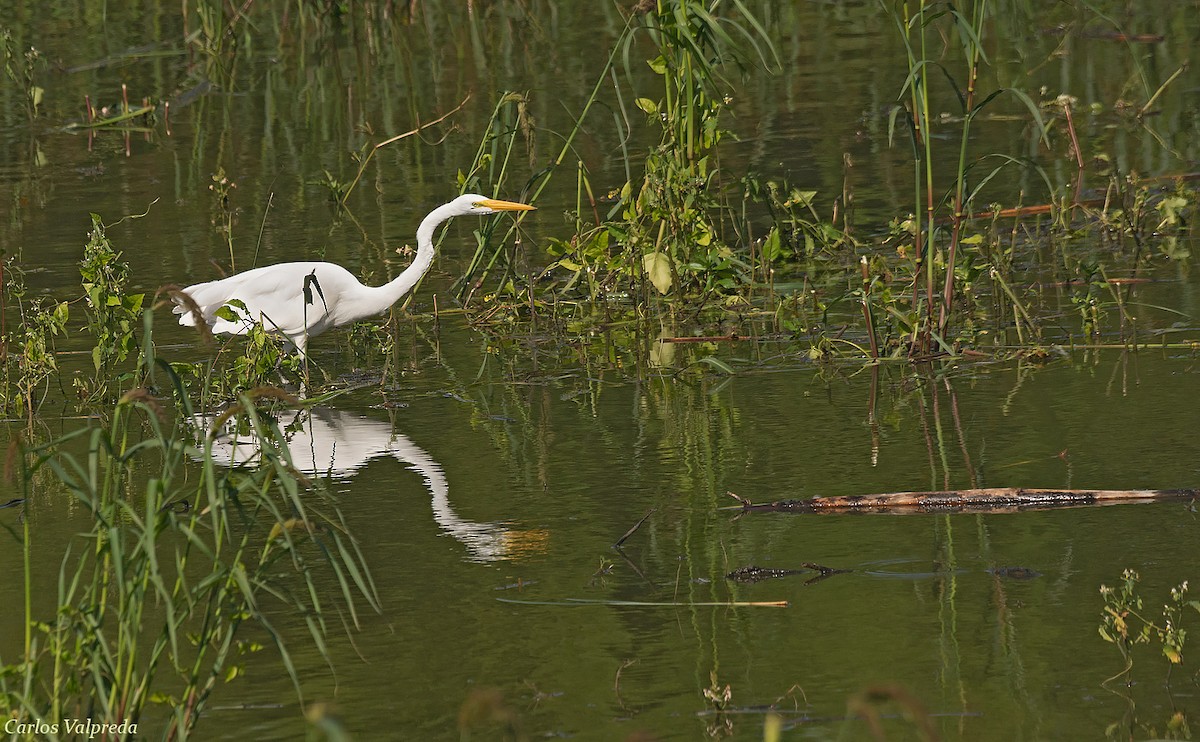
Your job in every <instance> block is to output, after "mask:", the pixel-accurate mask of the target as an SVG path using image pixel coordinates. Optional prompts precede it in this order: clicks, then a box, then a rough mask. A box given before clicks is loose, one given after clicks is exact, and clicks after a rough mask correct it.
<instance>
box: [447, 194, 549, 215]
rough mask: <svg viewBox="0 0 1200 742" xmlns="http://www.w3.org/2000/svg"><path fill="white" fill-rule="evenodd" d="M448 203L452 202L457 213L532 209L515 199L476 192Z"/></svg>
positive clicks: (488, 212)
mask: <svg viewBox="0 0 1200 742" xmlns="http://www.w3.org/2000/svg"><path fill="white" fill-rule="evenodd" d="M450 203H452V204H454V205H455V206H456V207H457V208H456V211H457V212H458V213H459V214H464V215H465V214H480V215H482V214H495V213H496V212H497V211H532V210H533V209H534V207H533V206H530V205H529V204H519V203H516V202H515V201H498V200H496V199H494V198H488V197H487V196H480V195H479V194H477V193H467V194H464V195H462V196H459V197H458V198H456V199H454V200H453V201H451V202H450Z"/></svg>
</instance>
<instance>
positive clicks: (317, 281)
mask: <svg viewBox="0 0 1200 742" xmlns="http://www.w3.org/2000/svg"><path fill="white" fill-rule="evenodd" d="M533 208H534V207H532V206H529V205H528V204H521V203H515V202H513V201H497V200H495V199H491V198H486V197H484V196H479V195H477V194H474V193H468V194H466V195H464V196H459V197H458V198H456V199H454V200H453V201H451V202H450V203H447V204H443V205H441V206H439V207H437V208H436V209H434V210H433V211H431V212H429V215H428V216H426V217H425V218H424V219H423V220H422V221H421V226H420V227H418V228H417V257H416V258H414V259H413V262H412V265H410V266H408V267H407V268H405V269H404V271H403V272H402V273H401V274H400V275H398V276H396V277H395V278H394V279H392V280H391V281H389V282H388V283H386V284H384V285H382V286H364V285H362V284H361V283H359V282H358V279H356V278H355V277H354V276H353V275H352V274H351V273H350V271H348V270H346V269H345V268H343V267H342V266H340V265H337V264H336V263H319V262H309V261H305V262H297V263H278V264H276V265H267V266H263V267H262V268H254V269H252V270H248V271H245V272H243V273H238V274H235V275H232V276H230V277H229V278H222V279H220V280H218V281H209V282H207V283H198V284H195V285H194V286H188V287H187V288H186V289H184V290H183V293H185V294H187V295H188V296H190V297H191V298H192V300H193V301H194V302H196V305H197V306H198V307H199V309H200V314H201V316H202V317H203V318H204V321H205V322H207V323H208V326H209V327H210V328H211V329H212V331H213V332H214V333H223V334H228V335H245V334H246V333H247V332H249V331H250V328H251V327H253V326H254V325H255V324H256V323H260V322H261V323H262V325H263V327H265V328H266V329H268V330H271V331H274V332H278V333H279V334H281V335H283V336H284V337H285V338H287V340H288V341H289V342H290V343H291V344H292V345H293V346H295V348H296V350H297V351H299V353H300V355H304V354H305V349H306V348H307V346H308V339H309V338H311V337H315V336H317V335H320V334H321V333H322V332H325V331H326V330H328V329H329V328H331V327H340V326H341V325H345V324H349V323H351V322H357V321H358V320H360V319H366V318H367V317H373V316H375V315H379V314H382V313H383V312H385V311H387V309H388V307H390V306H392V305H393V304H395V303H396V302H397V301H399V300H400V298H401V297H403V296H404V295H405V294H407V293H408V292H409V291H411V290H412V288H413V286H416V285H417V282H418V281H420V280H421V277H422V276H424V275H425V274H426V273H427V272H428V271H429V266H430V265H431V264H432V263H433V231H434V230H435V229H437V227H438V225H440V224H441V223H442V222H444V221H446V220H447V219H451V218H453V217H456V216H465V215H467V214H476V215H479V216H484V215H486V214H495V213H496V212H498V211H530V210H532V209H533ZM234 301H237V302H240V304H237V303H234V304H231V302H234ZM222 307H227V308H228V310H229V312H232V314H229V313H228V312H222V313H221V314H225V315H226V316H225V317H221V316H218V311H219V310H220V309H221V308H222ZM174 311H175V314H178V315H179V324H181V325H184V326H185V327H194V326H195V325H196V316H195V313H194V312H192V311H190V309H189V308H188V307H187V306H185V305H184V303H183V302H181V301H179V300H176V307H175V310H174Z"/></svg>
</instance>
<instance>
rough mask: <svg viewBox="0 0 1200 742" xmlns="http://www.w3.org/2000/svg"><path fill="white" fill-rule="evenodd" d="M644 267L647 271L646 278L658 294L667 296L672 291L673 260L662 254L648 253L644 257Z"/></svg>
mask: <svg viewBox="0 0 1200 742" xmlns="http://www.w3.org/2000/svg"><path fill="white" fill-rule="evenodd" d="M642 265H643V267H644V268H645V269H646V277H647V278H649V279H650V283H652V284H654V288H656V289H658V293H660V294H665V293H667V292H668V291H670V290H671V282H672V280H671V259H670V258H669V257H667V256H666V255H663V254H662V253H660V252H648V253H646V254H645V255H643V256H642Z"/></svg>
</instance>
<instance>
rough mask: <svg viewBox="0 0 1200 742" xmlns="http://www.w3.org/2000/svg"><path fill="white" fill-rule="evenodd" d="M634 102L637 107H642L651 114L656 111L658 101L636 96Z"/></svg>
mask: <svg viewBox="0 0 1200 742" xmlns="http://www.w3.org/2000/svg"><path fill="white" fill-rule="evenodd" d="M634 103H635V104H637V107H638V108H640V109H642V110H643V111H645V112H646V113H648V114H650V115H651V116H653V115H654V114H656V113H658V103H656V102H655V101H652V100H650V99H649V98H638V99H637V100H635V101H634Z"/></svg>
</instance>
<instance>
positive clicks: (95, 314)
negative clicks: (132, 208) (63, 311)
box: [76, 214, 145, 402]
mask: <svg viewBox="0 0 1200 742" xmlns="http://www.w3.org/2000/svg"><path fill="white" fill-rule="evenodd" d="M79 275H80V277H81V279H82V284H83V295H84V300H85V305H86V313H85V314H86V318H87V327H88V331H89V332H90V333H91V336H92V338H93V339H94V340H95V343H96V344H95V345H94V346H93V347H92V365H93V366H94V368H95V375H94V376H93V378H92V381H91V382H90V383H87V382H84V381H83V380H82V379H79V378H76V387H77V390H78V392H79V394H80V397H81V398H82V399H84V400H85V401H89V402H96V401H100V400H101V399H102V398H103V397H104V396H105V394H106V392H107V391H108V386H109V382H110V380H111V381H115V382H117V383H118V384H119V383H121V382H122V381H124V382H128V381H129V380H130V379H131V376H130V375H129V373H128V370H126V371H125V372H124V373H121V372H119V370H118V366H119V365H120V364H122V363H124V362H125V361H126V360H127V359H128V358H129V357H130V354H132V353H134V352H135V351H136V350H137V335H136V332H135V331H136V329H137V327H138V325H139V324H140V322H141V316H142V302H143V300H144V299H145V295H144V294H135V293H130V292H129V291H128V283H129V264H128V263H126V262H125V261H124V260H123V259H122V255H121V252H120V251H118V250H117V249H116V248H115V247H113V244H112V242H111V241H110V240H109V239H108V235H107V234H106V233H105V225H104V223H103V222H102V221H101V220H100V217H99V216H97V215H96V214H92V230H91V232H89V233H88V241H87V244H86V245H84V248H83V260H82V261H81V262H80V264H79Z"/></svg>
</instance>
